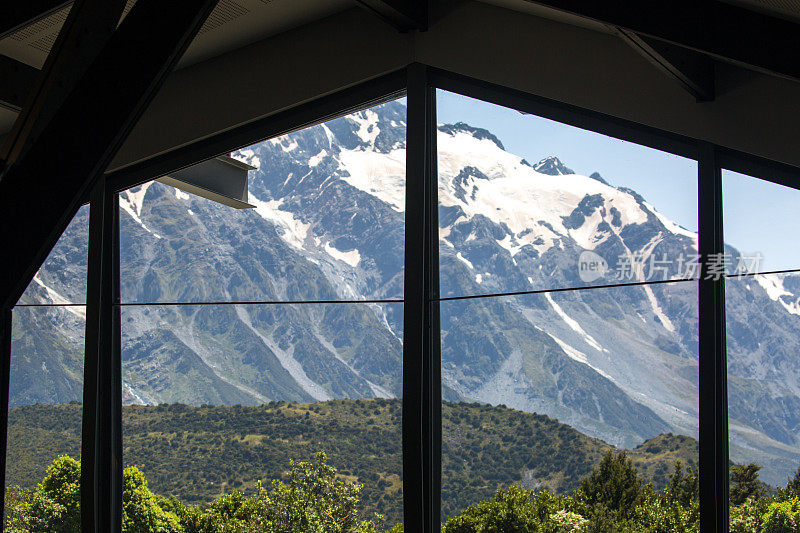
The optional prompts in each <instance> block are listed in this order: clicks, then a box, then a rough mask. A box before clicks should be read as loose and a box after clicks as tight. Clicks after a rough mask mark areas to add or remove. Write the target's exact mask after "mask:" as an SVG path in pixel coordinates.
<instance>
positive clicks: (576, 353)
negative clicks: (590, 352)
mask: <svg viewBox="0 0 800 533" xmlns="http://www.w3.org/2000/svg"><path fill="white" fill-rule="evenodd" d="M537 329H538V328H537ZM545 333H547V332H546V331H545ZM547 334H548V335H549V336H550V338H551V339H553V340H554V341H556V344H558V345H559V346H560V347H561V349H562V350H564V353H565V354H567V355H568V356H569V357H570V359H574V360H575V361H578V362H579V363H583V364H584V365H586V366H588V367H589V368H591V369H592V370H594V371H595V372H597V373H598V374H600V375H601V376H603V377H604V378H606V379H609V380H611V381H612V382H614V383H616V381H614V378H612V377H611V376H610V375H608V374H607V373H605V372H603V371H602V370H600V369H599V368H597V367H595V366H592V364H591V363H589V358H588V357H586V354H585V353H583V352H582V351H580V350H578V349H576V348H573V347H572V346H570V345H569V344H567V343H566V342H564V341H562V340H561V339H559V338H558V337H556V336H555V335H553V334H552V333H547Z"/></svg>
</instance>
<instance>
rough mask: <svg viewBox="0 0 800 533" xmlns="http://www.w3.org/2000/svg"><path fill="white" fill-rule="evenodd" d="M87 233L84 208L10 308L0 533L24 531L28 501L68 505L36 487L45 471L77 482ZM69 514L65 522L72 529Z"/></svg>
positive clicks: (73, 497) (44, 508) (46, 506)
mask: <svg viewBox="0 0 800 533" xmlns="http://www.w3.org/2000/svg"><path fill="white" fill-rule="evenodd" d="M88 227H89V207H88V206H83V207H81V208H80V209H79V210H78V213H77V214H76V215H75V217H74V218H73V219H72V221H71V222H70V224H69V226H68V227H67V229H66V230H65V232H64V233H63V235H62V236H61V238H60V239H59V240H58V242H57V243H56V245H55V247H54V248H53V250H52V251H51V252H50V254H49V256H48V257H47V259H46V260H45V262H44V264H43V265H42V267H41V268H40V269H39V272H38V273H37V274H36V276H35V277H34V278H33V281H32V282H31V284H30V285H29V286H28V288H27V289H26V290H25V293H24V294H23V296H22V297H21V298H20V300H19V302H18V303H17V306H16V307H15V308H14V309H13V315H12V320H13V329H12V345H11V366H10V377H9V413H8V442H7V451H6V508H5V509H6V513H5V515H6V516H5V522H4V523H5V525H6V527H17V528H23V529H24V528H25V527H26V522H25V521H24V520H25V515H26V511H25V510H26V509H27V506H28V505H29V504H30V503H31V502H32V501H33V499H34V498H39V499H38V505H39V507H38V508H37V509H39V511H40V512H42V513H46V512H48V511H49V510H52V509H53V508H55V505H56V503H62V504H64V503H66V505H67V506H68V507H69V505H70V503H67V502H64V501H62V500H59V499H58V496H59V495H56V494H55V493H54V492H53V491H52V490H50V488H48V487H46V486H40V484H41V483H42V480H43V479H44V478H45V476H46V475H47V473H48V468H50V467H52V468H54V469H56V470H57V473H54V475H64V476H66V478H67V479H70V480H72V481H74V480H75V479H76V476H79V470H77V469H76V468H73V466H75V465H76V464H77V463H73V462H72V461H73V460H75V461H77V460H80V456H81V420H82V405H81V402H82V401H83V360H84V357H83V354H84V329H85V325H86V308H85V305H84V304H85V302H86V265H87V244H88V234H87V232H88ZM61 456H68V457H69V458H70V459H65V460H59V457H61ZM57 460H58V461H57ZM54 463H55V464H54ZM68 492H69V491H68ZM34 493H35V495H34ZM77 498H78V494H77V493H76V492H71V493H69V494H67V495H66V499H67V500H68V502H71V503H72V504H77V501H78V500H77ZM74 511H75V509H74V508H70V509H68V512H67V513H66V515H65V517H64V519H65V520H73V521H75V520H77V524H73V525H77V526H79V525H80V515H79V514H78V513H75V512H74ZM40 518H41V519H42V520H46V519H47V517H45V516H41V517H40ZM47 524H50V525H52V524H53V523H52V522H47ZM45 527H47V526H45Z"/></svg>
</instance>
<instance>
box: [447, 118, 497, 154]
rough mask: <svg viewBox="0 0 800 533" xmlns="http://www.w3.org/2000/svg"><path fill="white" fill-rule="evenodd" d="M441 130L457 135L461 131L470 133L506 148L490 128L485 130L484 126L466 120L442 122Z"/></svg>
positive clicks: (479, 138)
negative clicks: (476, 125)
mask: <svg viewBox="0 0 800 533" xmlns="http://www.w3.org/2000/svg"><path fill="white" fill-rule="evenodd" d="M439 131H441V132H443V133H447V134H450V135H455V134H457V133H459V132H463V133H468V134H470V135H472V136H473V137H475V138H476V139H478V140H483V139H488V140H490V141H492V142H493V143H494V144H496V145H497V147H498V148H500V149H501V150H505V147H504V146H503V143H502V142H500V139H498V138H497V136H496V135H494V134H493V133H491V132H490V131H489V130H485V129H483V128H476V127H475V126H470V125H469V124H467V123H466V122H456V123H455V124H441V125H440V126H439Z"/></svg>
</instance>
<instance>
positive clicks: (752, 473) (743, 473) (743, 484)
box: [729, 463, 765, 505]
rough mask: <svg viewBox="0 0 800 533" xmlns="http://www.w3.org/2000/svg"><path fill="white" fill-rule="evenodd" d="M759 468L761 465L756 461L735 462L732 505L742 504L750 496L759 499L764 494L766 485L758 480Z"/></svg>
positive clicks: (732, 479)
mask: <svg viewBox="0 0 800 533" xmlns="http://www.w3.org/2000/svg"><path fill="white" fill-rule="evenodd" d="M759 470H761V467H760V466H759V465H757V464H755V463H750V464H748V465H745V464H735V465H733V466H732V467H731V485H730V491H729V497H730V502H731V505H742V504H743V503H744V502H745V501H746V500H747V499H748V498H751V497H752V498H756V499H758V498H760V497H761V496H763V495H764V492H765V491H764V487H763V485H762V484H761V482H760V481H759V480H758V471H759Z"/></svg>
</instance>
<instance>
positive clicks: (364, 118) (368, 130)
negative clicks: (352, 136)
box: [347, 109, 381, 145]
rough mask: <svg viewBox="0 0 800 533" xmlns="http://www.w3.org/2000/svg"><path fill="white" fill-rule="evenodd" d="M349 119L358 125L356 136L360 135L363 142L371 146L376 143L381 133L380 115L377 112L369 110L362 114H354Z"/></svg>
mask: <svg viewBox="0 0 800 533" xmlns="http://www.w3.org/2000/svg"><path fill="white" fill-rule="evenodd" d="M347 118H348V119H349V120H352V121H353V122H355V123H356V124H358V131H357V132H356V135H358V137H359V138H360V139H361V140H362V141H364V142H365V143H369V144H370V145H372V144H373V143H374V142H375V139H376V138H377V137H378V134H379V133H380V132H381V130H380V128H378V114H377V113H376V112H375V111H373V110H372V109H367V110H365V111H361V112H360V113H355V114H352V115H350V116H348V117H347Z"/></svg>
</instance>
